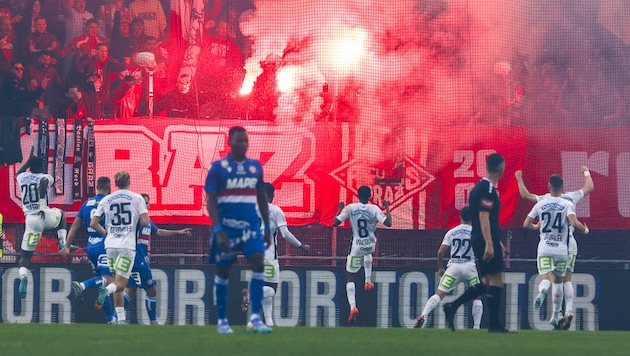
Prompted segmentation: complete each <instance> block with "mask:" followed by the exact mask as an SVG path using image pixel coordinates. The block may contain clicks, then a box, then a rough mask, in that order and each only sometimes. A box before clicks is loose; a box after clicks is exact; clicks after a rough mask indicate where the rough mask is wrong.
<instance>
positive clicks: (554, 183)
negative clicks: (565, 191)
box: [549, 174, 564, 192]
mask: <svg viewBox="0 0 630 356" xmlns="http://www.w3.org/2000/svg"><path fill="white" fill-rule="evenodd" d="M549 185H550V186H551V189H552V190H553V191H554V192H557V191H562V187H563V186H564V179H562V176H561V175H559V174H552V175H551V176H550V177H549Z"/></svg>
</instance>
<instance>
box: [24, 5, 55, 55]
mask: <svg viewBox="0 0 630 356" xmlns="http://www.w3.org/2000/svg"><path fill="white" fill-rule="evenodd" d="M41 51H48V52H50V54H51V62H52V63H53V64H55V63H57V61H59V60H60V59H61V46H60V44H59V40H58V39H57V37H55V35H52V34H50V33H48V23H47V21H46V19H45V18H44V17H38V18H37V19H36V20H35V31H34V32H33V33H31V34H29V35H28V36H26V38H24V41H22V48H21V50H20V57H21V58H22V59H23V60H24V61H26V62H28V63H29V64H30V63H33V62H35V61H36V60H37V55H38V53H39V52H41Z"/></svg>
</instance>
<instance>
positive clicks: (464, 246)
mask: <svg viewBox="0 0 630 356" xmlns="http://www.w3.org/2000/svg"><path fill="white" fill-rule="evenodd" d="M471 233H472V226H471V225H467V224H460V225H457V226H455V227H454V228H452V229H450V230H448V231H447V232H446V234H445V235H444V239H443V240H442V245H446V246H448V247H450V248H451V259H450V260H449V261H448V266H450V265H451V264H453V263H471V264H473V265H474V264H475V253H474V252H473V249H472V244H471V241H470V234H471Z"/></svg>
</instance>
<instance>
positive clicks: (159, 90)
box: [145, 36, 168, 100]
mask: <svg viewBox="0 0 630 356" xmlns="http://www.w3.org/2000/svg"><path fill="white" fill-rule="evenodd" d="M145 49H146V52H151V53H153V55H154V56H155V64H156V66H155V68H154V69H153V97H154V98H155V100H158V99H159V98H160V96H161V95H162V94H164V91H165V88H166V70H167V65H166V64H167V63H166V62H167V60H168V52H167V51H166V49H165V48H164V47H162V45H161V44H160V43H158V41H157V39H156V38H155V37H151V36H148V37H147V40H146V42H145ZM147 90H148V88H147Z"/></svg>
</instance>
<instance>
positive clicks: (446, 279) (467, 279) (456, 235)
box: [414, 206, 483, 329]
mask: <svg viewBox="0 0 630 356" xmlns="http://www.w3.org/2000/svg"><path fill="white" fill-rule="evenodd" d="M459 216H460V224H459V225H457V226H455V227H454V228H452V229H450V230H448V231H447V232H446V234H445V235H444V239H443V240H442V244H441V245H440V248H439V249H438V252H437V265H438V274H439V275H440V276H441V277H442V278H440V284H439V285H438V289H437V290H436V291H435V294H434V295H432V296H431V298H429V300H427V302H426V304H425V305H424V309H423V310H422V314H420V316H419V317H418V320H416V324H415V325H414V327H415V328H422V327H424V322H425V318H426V316H427V315H428V314H429V313H431V312H432V311H433V309H435V307H437V306H438V304H440V302H441V301H442V299H444V297H446V295H447V294H448V293H450V292H451V291H452V290H453V289H455V287H456V286H457V285H458V284H459V283H466V287H472V286H474V285H476V284H477V283H479V275H478V274H477V266H476V265H475V253H474V252H473V250H472V244H471V242H470V234H471V232H472V225H471V222H470V208H469V207H468V206H465V207H463V208H462V210H461V212H460V213H459ZM448 249H450V250H451V259H450V260H449V261H448V264H447V268H446V270H444V262H443V257H442V256H443V255H444V253H445V252H446V250H448ZM472 315H473V329H479V328H480V326H481V316H482V315H483V303H481V297H478V298H477V299H475V300H474V301H473V307H472Z"/></svg>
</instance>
